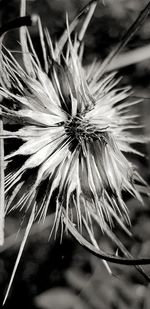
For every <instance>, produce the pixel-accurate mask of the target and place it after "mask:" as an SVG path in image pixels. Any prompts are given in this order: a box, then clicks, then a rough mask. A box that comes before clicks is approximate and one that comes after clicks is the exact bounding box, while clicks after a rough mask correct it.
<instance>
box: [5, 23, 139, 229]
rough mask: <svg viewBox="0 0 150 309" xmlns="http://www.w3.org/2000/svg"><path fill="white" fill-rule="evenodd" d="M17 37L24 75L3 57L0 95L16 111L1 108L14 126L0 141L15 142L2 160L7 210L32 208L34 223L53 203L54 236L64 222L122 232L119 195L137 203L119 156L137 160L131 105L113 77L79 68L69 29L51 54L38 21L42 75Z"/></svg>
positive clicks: (124, 218)
mask: <svg viewBox="0 0 150 309" xmlns="http://www.w3.org/2000/svg"><path fill="white" fill-rule="evenodd" d="M22 30H23V34H22V35H23V37H22V36H21V38H22V40H21V42H22V49H23V51H24V53H23V60H24V66H25V69H23V68H22V67H21V66H20V65H19V64H18V62H17V61H16V60H15V58H14V57H13V55H12V54H11V53H10V52H8V51H7V53H5V54H3V56H2V60H3V61H2V65H3V68H4V72H5V79H4V81H3V87H1V89H0V93H1V95H3V97H4V98H8V99H9V100H12V102H15V104H16V108H15V109H14V106H13V104H12V107H8V106H6V104H5V105H3V106H2V115H3V117H6V118H9V119H12V120H13V121H15V122H16V123H18V124H19V129H18V130H17V131H14V130H13V132H12V131H11V132H8V131H5V132H4V135H5V137H6V138H12V139H13V138H14V139H19V140H21V146H20V147H18V149H16V150H14V151H12V152H11V153H9V154H7V155H6V156H5V160H6V165H7V167H6V177H5V192H6V200H7V210H11V209H14V208H21V209H23V208H24V209H25V210H28V209H29V208H31V207H34V218H39V219H45V217H46V215H47V212H48V209H49V208H51V204H52V198H53V197H54V196H55V221H54V227H55V229H56V231H57V229H58V226H59V223H60V221H61V220H62V221H63V219H64V216H65V220H66V221H67V222H72V223H77V225H78V228H79V229H80V230H81V228H82V224H83V222H84V225H85V224H86V226H87V228H89V229H90V230H91V229H92V228H91V222H92V221H93V220H94V221H96V222H97V223H98V225H99V226H100V228H101V230H102V231H104V232H107V231H108V229H109V226H110V227H111V226H112V225H113V224H114V223H115V222H117V223H119V225H120V226H121V227H122V228H123V229H124V230H125V231H128V230H127V228H126V224H125V223H126V222H127V223H129V222H130V219H129V215H128V210H127V207H126V205H125V202H124V200H123V198H122V194H123V192H124V191H127V192H129V193H130V194H131V195H133V196H135V197H136V198H138V199H139V200H140V201H142V199H141V196H140V193H139V192H138V190H137V187H136V181H140V182H141V183H142V182H143V180H142V178H141V177H140V175H139V174H138V172H137V170H136V168H135V167H134V166H133V164H132V163H131V162H130V161H129V160H128V159H127V158H126V155H125V153H126V152H132V153H138V152H137V151H136V150H135V149H133V148H132V143H136V142H143V140H142V139H141V138H138V137H136V136H135V135H133V134H132V133H131V132H130V131H129V129H130V128H132V129H133V128H136V126H137V124H136V121H135V118H136V115H131V114H129V113H128V108H129V106H130V105H133V104H136V103H138V102H130V101H129V100H128V97H129V95H130V87H125V88H119V86H118V84H119V82H120V79H118V78H117V77H116V73H109V74H102V73H101V64H100V63H99V62H97V61H94V62H93V63H92V64H91V65H89V66H88V67H87V68H84V67H83V65H82V53H81V48H80V45H79V42H78V40H77V38H76V37H75V39H72V38H71V31H72V30H73V27H72V25H71V26H70V28H69V25H68V22H67V29H66V31H65V32H64V34H63V36H62V38H61V39H60V40H59V42H58V43H57V44H55V46H53V44H52V41H51V38H50V35H49V33H48V31H47V30H46V31H45V33H43V30H42V27H41V23H40V21H39V32H40V39H41V46H42V51H43V58H44V69H43V68H42V66H41V64H40V61H39V59H38V57H37V54H36V52H35V50H34V47H33V44H32V41H31V38H30V35H29V33H28V31H27V30H25V29H21V33H22ZM24 30H25V32H24ZM65 44H66V45H67V46H66V49H65V50H64V45H65ZM14 162H15V164H14ZM66 225H67V223H66Z"/></svg>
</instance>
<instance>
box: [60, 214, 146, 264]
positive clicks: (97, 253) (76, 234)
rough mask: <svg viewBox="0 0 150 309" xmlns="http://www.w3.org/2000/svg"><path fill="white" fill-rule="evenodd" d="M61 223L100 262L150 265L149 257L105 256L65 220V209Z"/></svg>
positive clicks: (67, 219)
mask: <svg viewBox="0 0 150 309" xmlns="http://www.w3.org/2000/svg"><path fill="white" fill-rule="evenodd" d="M63 221H64V224H65V225H66V228H67V230H68V231H69V233H70V234H71V235H72V236H73V237H74V238H75V239H76V240H77V242H78V243H79V244H80V245H82V246H83V247H84V248H85V249H86V250H88V251H89V252H91V253H92V254H94V255H95V256H97V257H99V258H101V259H102V260H105V261H107V262H110V263H114V264H120V265H130V266H136V265H149V264H150V257H149V258H140V259H134V258H133V259H132V258H129V259H127V258H119V257H116V256H113V255H111V254H106V253H105V252H104V251H102V250H101V249H97V248H95V246H93V245H92V244H91V243H90V242H89V241H87V240H86V239H85V238H84V237H83V236H82V235H81V234H80V233H79V232H78V231H77V229H76V228H75V227H74V225H73V223H72V222H71V221H70V220H69V218H66V216H65V209H63Z"/></svg>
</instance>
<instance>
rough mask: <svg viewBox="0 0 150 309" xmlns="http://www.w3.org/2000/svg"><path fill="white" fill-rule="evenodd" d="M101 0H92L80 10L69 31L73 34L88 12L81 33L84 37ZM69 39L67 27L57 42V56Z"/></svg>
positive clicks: (81, 36)
mask: <svg viewBox="0 0 150 309" xmlns="http://www.w3.org/2000/svg"><path fill="white" fill-rule="evenodd" d="M98 1H99V0H92V1H90V2H89V3H88V4H87V5H86V6H85V7H84V8H83V9H82V10H81V11H80V12H79V14H78V15H77V16H75V18H74V19H73V20H72V22H71V23H70V25H69V33H70V34H71V33H72V32H73V31H74V29H75V28H76V26H77V25H78V23H79V21H80V19H81V18H82V17H83V16H84V15H86V14H87V17H86V19H85V24H84V27H83V29H81V33H80V39H82V38H83V36H84V33H85V31H86V28H87V26H88V24H89V21H90V19H91V17H92V15H93V13H94V10H95V8H96V5H97V3H98ZM67 40H68V31H67V29H66V30H65V31H64V33H63V35H62V36H61V38H60V40H59V41H58V43H57V56H56V58H57V57H58V56H59V54H60V52H61V51H62V49H63V47H64V46H65V44H66V42H67Z"/></svg>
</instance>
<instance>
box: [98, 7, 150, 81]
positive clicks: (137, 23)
mask: <svg viewBox="0 0 150 309" xmlns="http://www.w3.org/2000/svg"><path fill="white" fill-rule="evenodd" d="M149 12H150V1H149V2H148V4H147V5H146V7H145V8H144V9H143V10H142V11H141V13H140V14H139V16H138V17H137V19H136V20H135V21H134V22H133V24H132V25H131V27H130V28H129V29H128V30H127V32H126V33H125V34H124V36H123V37H122V39H121V41H120V42H119V44H118V45H117V46H116V47H115V48H114V49H113V50H112V52H111V53H110V54H109V55H108V57H107V58H106V59H105V60H104V61H103V63H102V64H101V71H100V73H101V75H103V73H104V72H105V71H106V70H107V66H108V65H109V64H110V63H111V62H112V60H113V59H114V58H115V57H116V56H117V55H118V54H119V53H120V52H121V51H122V50H123V48H124V47H125V46H126V45H127V43H128V42H129V41H130V40H131V39H132V37H133V36H134V35H135V33H136V32H137V31H138V30H139V29H140V27H141V26H142V24H143V22H144V21H145V19H146V18H147V16H148V14H149Z"/></svg>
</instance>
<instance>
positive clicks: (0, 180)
mask: <svg viewBox="0 0 150 309" xmlns="http://www.w3.org/2000/svg"><path fill="white" fill-rule="evenodd" d="M0 112H1V110H0ZM2 134H3V120H2V117H1V114H0V135H2ZM4 205H5V199H4V140H3V138H1V139H0V246H2V245H3V242H4Z"/></svg>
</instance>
